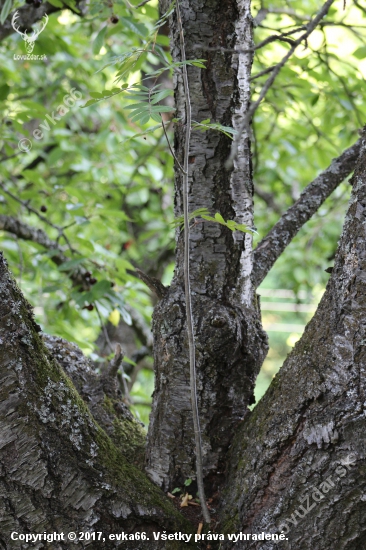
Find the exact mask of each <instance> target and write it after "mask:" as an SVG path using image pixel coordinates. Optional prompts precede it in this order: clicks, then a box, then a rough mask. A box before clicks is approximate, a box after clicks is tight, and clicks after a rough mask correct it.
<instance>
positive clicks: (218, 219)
mask: <svg viewBox="0 0 366 550" xmlns="http://www.w3.org/2000/svg"><path fill="white" fill-rule="evenodd" d="M197 218H202V219H203V220H206V221H209V222H214V223H219V224H220V225H224V226H225V227H227V228H228V229H230V231H241V232H242V233H257V231H256V230H255V229H254V228H252V227H248V226H247V225H245V224H243V223H238V222H236V221H234V220H226V221H225V220H224V218H223V217H222V216H221V214H220V213H219V212H216V214H215V215H214V216H211V215H210V213H209V211H208V209H207V208H198V209H197V210H194V211H193V212H191V213H190V214H189V215H188V222H189V223H190V222H191V221H192V220H195V221H197ZM172 225H173V226H174V227H179V226H181V227H182V228H183V227H184V216H178V217H177V218H175V220H174V221H173V222H172Z"/></svg>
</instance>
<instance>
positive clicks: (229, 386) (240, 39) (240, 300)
mask: <svg viewBox="0 0 366 550" xmlns="http://www.w3.org/2000/svg"><path fill="white" fill-rule="evenodd" d="M167 5H168V4H167V2H161V8H162V11H164V10H165V9H166V7H167ZM180 6H181V13H182V21H183V26H184V32H185V42H186V57H187V59H195V58H205V59H206V60H207V61H206V66H207V70H205V71H201V70H200V69H198V68H196V67H188V76H189V88H190V95H191V103H192V119H193V120H195V121H198V122H199V121H201V120H204V119H207V118H209V119H211V120H212V121H215V122H219V123H221V124H223V125H226V126H231V127H234V128H237V127H238V126H239V125H240V122H241V120H242V117H243V115H244V114H245V112H246V111H247V109H248V105H249V100H250V85H249V78H250V71H251V65H252V52H251V50H252V48H253V40H252V16H251V12H250V0H239V1H236V0H226V1H224V2H222V0H210V1H208V2H203V1H202V0H193V1H192V0H190V2H187V1H181V2H180ZM171 44H172V55H173V60H174V61H179V60H180V59H181V52H180V49H179V46H178V45H179V37H178V28H177V21H176V18H175V16H173V17H172V20H171ZM215 47H217V48H218V50H219V48H220V47H224V48H228V49H232V48H239V49H240V50H247V51H248V53H239V54H234V55H233V54H231V53H229V54H225V53H222V52H221V51H213V50H215ZM174 84H175V99H176V107H177V115H178V116H179V117H180V118H181V124H180V125H179V126H178V128H177V130H176V133H175V151H176V155H177V157H178V159H179V160H180V162H181V163H182V157H183V151H184V146H185V129H184V125H185V117H186V110H185V95H184V88H183V82H182V77H181V75H178V76H177V77H176V80H175V83H174ZM229 150H230V140H229V139H228V138H227V137H226V136H225V135H223V134H220V133H218V132H213V131H210V132H205V133H201V132H198V131H196V132H193V133H192V139H191V143H190V160H189V167H190V169H189V184H190V190H189V191H190V199H189V210H190V212H193V211H194V210H196V209H198V208H203V207H205V208H208V209H209V210H210V211H211V212H220V213H221V214H222V216H223V217H224V218H225V219H231V220H235V221H237V222H239V223H245V224H247V225H248V226H249V227H251V226H252V225H253V183H252V171H251V156H250V142H249V137H248V136H247V135H243V138H242V140H241V142H240V148H239V154H238V157H237V160H236V162H235V165H234V168H233V170H231V171H226V170H225V168H224V164H225V160H226V159H227V157H228V154H229ZM175 184H176V195H175V198H176V202H175V211H176V215H177V216H179V215H182V176H181V173H180V172H179V170H177V171H176V181H175ZM176 237H177V238H176V240H177V250H176V270H175V275H174V279H173V282H172V284H171V287H170V289H169V292H168V293H167V294H166V295H165V296H164V298H163V299H162V300H161V302H160V303H159V304H158V306H157V307H156V308H155V311H154V318H153V333H154V341H155V346H154V359H155V374H156V378H155V391H154V398H153V406H152V413H151V418H150V422H151V424H150V427H149V438H148V454H147V456H148V469H147V471H148V472H149V475H150V476H151V478H152V479H153V480H154V481H155V482H156V483H157V484H159V485H160V486H161V487H163V488H164V489H165V490H168V489H170V490H171V489H172V488H173V487H175V486H176V485H177V484H180V485H181V484H182V483H183V482H184V480H185V479H187V478H192V477H193V478H195V473H194V472H195V466H194V464H195V445H194V433H193V422H192V412H191V404H190V391H189V360H188V357H189V356H188V340H187V337H186V322H185V301H184V283H183V236H182V232H180V230H179V229H178V230H177V235H176ZM190 265H191V271H192V273H194V276H192V278H191V279H192V280H191V290H192V303H193V311H194V323H195V333H196V346H197V350H196V362H197V386H198V406H199V410H200V424H201V430H202V441H203V460H204V465H203V466H204V474H205V476H206V479H207V485H208V486H209V494H210V493H211V494H212V492H213V491H215V490H216V489H217V483H216V482H217V481H218V480H219V479H220V476H221V474H222V472H223V469H224V467H225V454H226V451H227V448H228V446H229V444H230V441H231V439H232V437H233V433H234V430H235V427H236V426H237V424H238V422H240V421H241V420H242V419H243V417H244V415H245V414H246V411H247V406H248V404H251V403H253V388H254V382H255V378H256V375H257V373H258V371H259V368H260V366H261V363H262V360H263V358H264V356H265V353H266V351H267V340H266V336H265V334H264V332H263V330H262V328H261V322H260V312H259V309H258V306H257V300H256V297H255V293H254V287H253V284H252V281H251V277H250V275H251V271H252V237H251V235H250V234H248V233H246V234H243V233H240V232H236V233H234V234H233V233H232V232H231V231H230V230H228V229H227V228H224V227H223V226H220V225H218V224H214V223H211V222H202V223H196V224H193V227H192V229H191V248H190Z"/></svg>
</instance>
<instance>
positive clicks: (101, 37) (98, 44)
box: [92, 25, 108, 55]
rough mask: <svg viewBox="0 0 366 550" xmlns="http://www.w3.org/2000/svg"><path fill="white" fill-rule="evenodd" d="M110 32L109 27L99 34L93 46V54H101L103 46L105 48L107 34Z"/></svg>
mask: <svg viewBox="0 0 366 550" xmlns="http://www.w3.org/2000/svg"><path fill="white" fill-rule="evenodd" d="M107 30H108V27H107V25H106V26H105V27H103V28H102V29H101V30H100V31H99V32H98V34H97V36H96V38H95V40H94V42H93V46H92V52H93V54H94V55H98V53H99V52H100V50H101V49H102V46H103V43H104V37H105V33H106V32H107Z"/></svg>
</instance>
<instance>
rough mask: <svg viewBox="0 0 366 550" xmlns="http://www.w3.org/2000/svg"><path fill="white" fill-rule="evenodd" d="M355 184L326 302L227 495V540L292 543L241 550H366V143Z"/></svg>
mask: <svg viewBox="0 0 366 550" xmlns="http://www.w3.org/2000/svg"><path fill="white" fill-rule="evenodd" d="M353 180H354V185H353V190H352V195H351V199H350V205H349V209H348V213H347V215H346V218H345V224H344V229H343V234H342V236H341V239H340V242H339V247H338V251H337V255H336V259H335V265H334V269H333V272H332V276H331V277H330V280H329V282H328V285H327V289H326V292H325V294H324V295H323V298H322V300H321V302H320V304H319V307H318V310H317V312H316V314H315V315H314V317H313V318H312V320H311V321H310V323H309V324H308V326H307V327H306V329H305V332H304V334H303V336H302V338H301V340H300V341H299V342H297V344H296V346H295V347H294V349H293V350H292V352H291V354H290V355H289V356H288V358H287V359H286V361H285V363H284V365H283V366H282V367H281V369H280V371H279V373H278V374H277V375H276V377H275V378H274V380H273V381H272V384H271V386H270V388H269V389H268V391H267V393H266V394H265V396H264V397H263V398H262V399H261V401H260V402H259V404H258V405H257V406H256V408H255V409H254V411H253V413H251V414H250V415H248V416H247V419H245V420H244V422H243V423H242V424H241V426H240V427H239V428H238V431H237V434H236V436H235V437H234V439H233V442H232V447H231V456H230V457H229V460H228V464H229V465H228V471H229V472H230V473H229V476H228V481H227V489H226V490H224V491H222V493H221V494H222V497H223V501H222V504H221V511H222V512H221V513H222V516H223V518H224V520H223V523H222V525H221V531H222V532H225V531H226V532H229V533H234V532H239V531H240V532H242V533H261V532H262V531H264V532H266V533H273V534H275V533H278V534H279V533H281V531H283V532H284V533H285V537H286V540H285V541H284V543H283V546H282V544H281V545H279V544H278V543H276V542H268V543H266V544H265V546H261V545H258V541H255V540H253V539H252V540H251V541H250V542H240V541H239V542H238V543H237V544H235V550H244V549H245V550H252V549H254V548H258V547H259V546H260V547H261V548H264V547H265V548H266V550H275V549H277V548H279V547H280V548H282V547H283V548H286V549H287V550H294V549H301V550H312V549H314V548H316V549H317V550H333V548H339V549H341V548H342V549H344V550H346V549H347V550H359V549H360V548H364V547H365V544H364V542H365V539H364V530H363V528H361V527H360V525H363V524H364V522H362V520H360V518H364V517H365V503H364V500H363V495H364V494H365V491H366V487H365V485H366V480H365V474H364V471H365V466H364V460H365V449H364V435H363V434H364V433H365V414H364V410H365V389H366V383H365V381H366V377H365V358H366V355H365V332H366V327H365V309H366V291H365V270H366V241H365V220H366V134H365V133H364V136H363V144H361V153H360V160H359V162H358V166H357V167H356V170H355V175H354V177H353ZM248 540H249V539H247V541H248ZM335 541H336V542H335ZM222 546H223V549H225V550H228V549H230V550H231V549H232V548H234V546H233V545H232V543H230V544H229V543H228V544H223V545H222Z"/></svg>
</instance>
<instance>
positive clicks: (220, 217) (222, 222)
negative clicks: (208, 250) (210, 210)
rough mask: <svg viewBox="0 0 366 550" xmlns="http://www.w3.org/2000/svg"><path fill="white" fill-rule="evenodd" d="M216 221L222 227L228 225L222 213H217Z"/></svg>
mask: <svg viewBox="0 0 366 550" xmlns="http://www.w3.org/2000/svg"><path fill="white" fill-rule="evenodd" d="M215 220H216V221H217V222H219V223H221V224H222V225H226V223H225V220H224V218H223V217H222V216H221V214H220V212H216V214H215Z"/></svg>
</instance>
